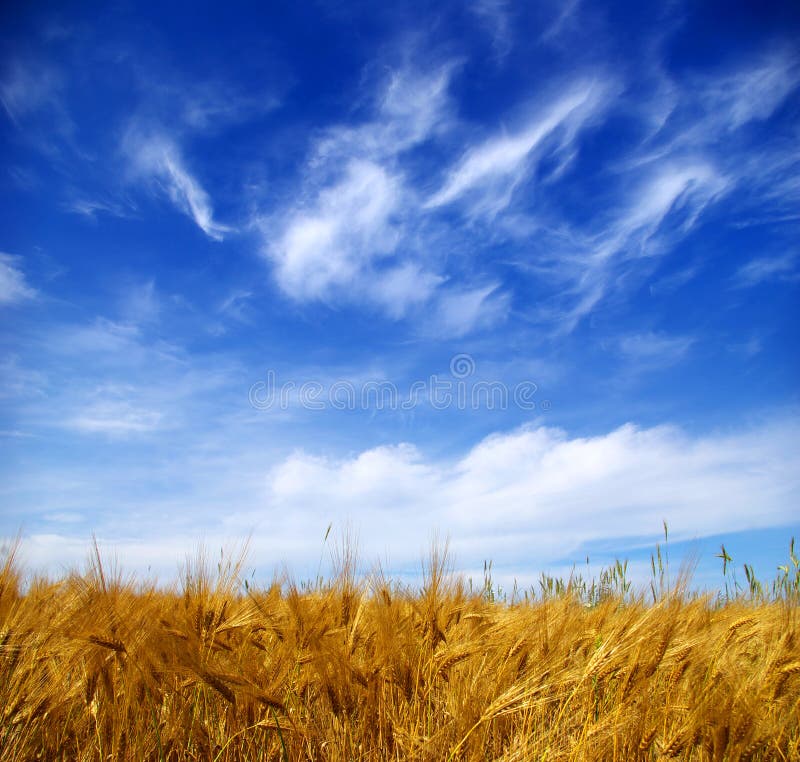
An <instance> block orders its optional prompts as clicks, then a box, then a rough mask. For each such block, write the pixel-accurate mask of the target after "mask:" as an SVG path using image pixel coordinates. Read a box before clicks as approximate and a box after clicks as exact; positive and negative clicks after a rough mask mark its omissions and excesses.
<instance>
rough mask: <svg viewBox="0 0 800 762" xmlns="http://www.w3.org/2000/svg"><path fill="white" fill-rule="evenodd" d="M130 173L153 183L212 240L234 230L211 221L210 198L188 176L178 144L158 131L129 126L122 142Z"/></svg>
mask: <svg viewBox="0 0 800 762" xmlns="http://www.w3.org/2000/svg"><path fill="white" fill-rule="evenodd" d="M124 150H125V153H126V155H127V157H128V159H129V161H130V165H131V169H132V174H133V176H134V177H136V178H141V179H144V180H148V181H151V182H153V183H154V184H155V185H156V186H157V187H158V188H160V189H161V190H162V191H163V192H164V193H166V195H167V196H168V197H169V198H170V200H171V201H172V203H173V204H174V205H175V206H176V207H177V208H178V209H179V210H180V211H181V212H182V213H183V214H185V215H186V216H187V217H190V218H191V219H192V220H194V222H195V224H196V225H197V226H198V227H199V228H200V229H201V230H202V231H203V232H204V233H205V234H206V235H207V236H208V237H209V238H212V239H213V240H215V241H221V240H223V238H224V236H225V235H226V234H227V233H230V232H232V230H233V228H231V227H229V226H227V225H223V224H221V223H219V222H217V221H216V220H215V219H214V211H213V208H212V205H211V199H210V197H209V195H208V193H207V192H206V190H205V189H204V188H203V186H202V185H201V184H200V182H199V181H198V180H197V179H196V178H195V177H194V176H193V175H192V174H191V173H190V171H189V170H188V168H187V167H186V164H185V162H184V159H183V156H182V154H181V151H180V149H179V148H178V146H177V144H176V143H175V142H174V141H173V140H172V139H171V138H170V137H169V136H167V135H166V134H164V133H163V132H160V131H157V130H156V131H148V130H142V129H141V128H138V127H136V126H134V127H132V128H131V129H130V130H129V131H128V133H127V135H126V137H125V140H124Z"/></svg>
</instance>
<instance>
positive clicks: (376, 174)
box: [257, 64, 453, 319]
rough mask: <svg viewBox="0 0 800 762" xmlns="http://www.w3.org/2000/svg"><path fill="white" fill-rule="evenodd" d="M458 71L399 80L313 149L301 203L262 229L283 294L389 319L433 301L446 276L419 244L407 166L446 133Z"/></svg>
mask: <svg viewBox="0 0 800 762" xmlns="http://www.w3.org/2000/svg"><path fill="white" fill-rule="evenodd" d="M452 69H453V65H452V64H450V65H445V66H442V67H439V68H437V69H434V70H433V71H431V72H430V73H427V74H420V73H419V72H417V71H416V70H414V69H411V68H409V67H406V68H402V69H399V70H396V71H393V72H392V74H391V75H390V76H389V77H388V79H387V80H386V81H385V82H384V83H383V86H382V87H381V88H380V91H379V94H378V95H377V96H376V97H375V98H374V99H373V103H372V117H371V118H370V119H367V120H365V121H363V122H361V123H356V124H352V125H343V126H338V127H334V128H332V129H328V130H326V131H325V133H324V134H323V135H322V136H321V138H319V139H318V140H317V141H316V142H315V143H314V145H313V146H312V150H311V152H310V153H311V158H310V161H309V164H308V167H307V170H306V173H305V176H304V177H303V181H302V183H301V186H300V188H299V190H298V193H297V201H295V202H294V203H292V204H290V205H289V206H288V208H285V209H283V210H282V211H281V213H280V214H279V215H273V216H271V217H270V218H261V219H260V220H258V222H257V224H258V226H259V228H260V229H261V231H262V233H263V236H264V241H265V245H264V254H265V256H266V257H267V259H268V260H269V261H270V262H271V263H272V264H273V267H274V273H275V278H276V281H277V283H278V285H279V287H280V288H281V289H282V290H283V291H284V293H286V294H288V295H289V296H290V297H291V298H293V299H295V300H297V301H323V302H328V303H334V302H349V303H354V302H357V303H361V304H367V305H371V306H373V307H377V308H378V309H380V310H382V311H383V312H384V313H386V314H387V315H388V316H389V317H391V318H393V319H400V318H403V317H406V316H407V315H408V313H409V312H411V311H419V310H420V309H422V308H423V307H424V306H425V305H426V304H428V303H430V302H432V301H433V300H434V298H435V295H436V293H437V290H438V289H439V287H440V285H441V284H442V283H444V281H445V277H444V276H443V275H442V274H440V273H438V272H437V271H436V266H435V258H434V257H433V256H432V252H431V251H430V250H428V249H426V246H425V244H424V243H421V242H420V241H421V239H424V236H421V237H420V236H418V232H419V231H418V227H419V225H420V222H421V217H420V213H419V203H418V199H417V194H416V193H415V192H414V190H413V188H412V187H410V185H409V183H408V180H407V178H406V176H405V173H404V172H403V171H402V169H401V157H402V155H403V154H404V152H406V151H408V150H409V149H411V148H413V147H414V146H417V145H419V144H420V143H422V142H424V141H426V140H428V139H430V138H431V137H432V136H433V135H435V134H438V133H439V132H441V131H442V130H445V129H446V127H447V124H448V115H447V114H448V96H447V87H448V84H449V81H450V77H451V73H452Z"/></svg>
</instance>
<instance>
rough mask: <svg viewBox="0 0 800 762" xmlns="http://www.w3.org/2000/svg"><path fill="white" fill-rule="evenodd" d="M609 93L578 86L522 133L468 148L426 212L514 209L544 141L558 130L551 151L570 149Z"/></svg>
mask: <svg viewBox="0 0 800 762" xmlns="http://www.w3.org/2000/svg"><path fill="white" fill-rule="evenodd" d="M607 90H608V88H607V87H606V86H602V85H600V83H597V82H595V83H586V84H581V85H578V86H576V87H574V88H573V90H572V92H569V93H568V94H567V95H565V96H563V97H560V98H558V99H557V100H555V102H554V103H551V104H549V105H547V106H546V107H544V108H542V109H539V110H537V115H536V116H535V117H534V119H533V120H532V121H531V122H529V123H528V124H526V125H525V126H524V127H523V128H522V129H521V130H519V131H518V132H515V133H512V134H502V135H499V136H495V137H492V138H489V139H488V140H486V141H485V142H483V143H481V144H479V145H477V146H474V147H472V148H469V149H467V151H466V153H465V154H464V156H463V157H462V158H461V159H460V160H459V161H458V163H457V164H456V165H455V166H454V167H453V168H452V169H450V170H449V171H448V173H447V179H446V180H445V182H444V184H443V185H442V187H441V188H440V189H439V190H438V191H436V193H434V194H433V195H432V196H431V197H430V198H429V199H428V200H427V202H426V207H427V208H435V207H440V206H444V205H447V204H450V203H453V202H455V201H457V200H460V199H462V198H466V200H467V204H468V206H469V208H470V213H471V214H473V215H475V214H488V215H489V216H493V215H495V214H497V212H499V211H501V210H502V209H504V208H506V207H507V206H508V205H509V204H510V202H511V196H512V194H513V192H514V189H515V188H516V186H517V185H518V184H519V183H520V182H521V181H522V180H523V179H524V178H525V177H526V176H528V175H530V174H531V173H532V172H533V171H534V170H535V167H536V151H537V149H540V147H541V146H542V144H543V143H544V141H545V140H546V139H547V138H548V137H550V136H552V135H554V133H556V132H557V131H558V132H559V133H560V134H558V135H556V136H555V144H554V145H553V146H551V151H564V150H565V149H566V148H567V147H569V146H570V145H571V144H572V143H573V141H574V139H575V137H576V135H577V133H578V132H579V131H580V129H581V127H582V126H583V125H584V124H585V123H586V122H587V121H588V120H589V119H590V118H591V117H592V116H594V115H595V114H596V112H597V111H598V109H599V108H600V107H601V106H602V105H603V100H604V97H605V96H606V95H607ZM541 112H543V113H541Z"/></svg>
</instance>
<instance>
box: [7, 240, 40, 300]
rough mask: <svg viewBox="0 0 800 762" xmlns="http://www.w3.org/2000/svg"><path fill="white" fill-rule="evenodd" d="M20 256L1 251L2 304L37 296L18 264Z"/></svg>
mask: <svg viewBox="0 0 800 762" xmlns="http://www.w3.org/2000/svg"><path fill="white" fill-rule="evenodd" d="M18 262H19V257H13V256H11V255H10V254H4V253H3V252H0V305H2V304H16V303H18V302H22V301H25V300H26V299H32V298H33V297H35V296H36V291H35V289H33V288H31V287H30V286H29V285H28V283H27V281H26V280H25V274H24V273H23V272H22V270H20V269H19V267H18V266H17V265H18Z"/></svg>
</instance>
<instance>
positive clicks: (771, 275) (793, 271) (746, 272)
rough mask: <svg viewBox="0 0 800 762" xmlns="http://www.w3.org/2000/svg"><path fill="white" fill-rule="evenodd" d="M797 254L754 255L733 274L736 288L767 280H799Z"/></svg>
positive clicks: (799, 272)
mask: <svg viewBox="0 0 800 762" xmlns="http://www.w3.org/2000/svg"><path fill="white" fill-rule="evenodd" d="M797 265H798V256H797V254H795V253H794V252H790V253H788V254H782V255H779V256H773V257H756V258H755V259H751V260H750V261H749V262H747V263H746V264H744V265H742V266H741V267H740V268H739V269H738V270H737V271H736V272H735V273H734V275H733V285H734V286H735V287H736V288H749V287H751V286H757V285H758V284H759V283H765V282H768V281H786V282H797V281H798V280H800V271H798V267H797Z"/></svg>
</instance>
